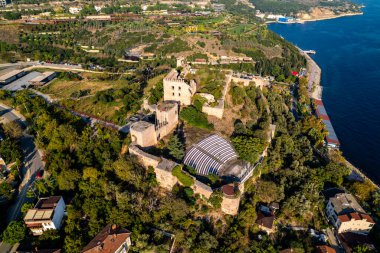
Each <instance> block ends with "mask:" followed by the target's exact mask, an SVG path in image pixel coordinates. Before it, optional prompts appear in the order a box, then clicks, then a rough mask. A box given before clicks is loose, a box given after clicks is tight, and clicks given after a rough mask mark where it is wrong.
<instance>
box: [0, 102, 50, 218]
mask: <svg viewBox="0 0 380 253" xmlns="http://www.w3.org/2000/svg"><path fill="white" fill-rule="evenodd" d="M4 112H5V113H4ZM0 115H1V117H3V118H5V120H6V121H8V122H9V121H14V120H17V121H19V122H21V123H23V124H25V121H24V119H23V118H22V117H21V115H18V114H17V113H16V112H14V111H12V109H11V108H9V107H7V106H4V105H0ZM21 146H22V149H23V153H24V157H25V158H24V167H23V168H22V169H21V175H22V177H23V180H22V182H21V184H20V186H19V194H18V195H17V197H16V199H15V200H14V202H13V204H12V205H11V206H10V207H9V209H8V214H7V219H6V221H7V223H9V222H11V221H12V220H17V219H18V218H19V217H20V215H21V207H22V205H23V204H24V203H25V201H26V192H27V189H28V187H29V186H31V185H32V184H33V182H34V180H35V177H36V172H37V170H39V169H43V168H44V162H43V161H42V158H41V155H40V153H39V152H38V150H37V148H36V146H35V145H34V139H33V136H31V135H28V134H24V136H23V137H22V139H21Z"/></svg>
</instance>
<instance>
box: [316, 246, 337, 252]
mask: <svg viewBox="0 0 380 253" xmlns="http://www.w3.org/2000/svg"><path fill="white" fill-rule="evenodd" d="M316 252H317V253H336V251H335V249H333V248H331V247H330V246H327V245H320V246H317V247H316Z"/></svg>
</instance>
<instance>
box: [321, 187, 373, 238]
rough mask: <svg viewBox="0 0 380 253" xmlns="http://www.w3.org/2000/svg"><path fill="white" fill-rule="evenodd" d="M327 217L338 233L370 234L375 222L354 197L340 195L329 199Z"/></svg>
mask: <svg viewBox="0 0 380 253" xmlns="http://www.w3.org/2000/svg"><path fill="white" fill-rule="evenodd" d="M326 215H327V217H328V219H329V220H330V221H331V223H332V224H333V225H334V226H335V228H336V229H337V230H338V233H344V232H353V233H361V234H368V233H369V232H370V230H371V229H372V227H373V226H374V225H375V222H374V221H373V219H372V218H371V216H369V215H368V214H366V213H365V211H364V209H363V208H362V207H361V206H360V205H359V203H358V202H357V200H356V199H355V197H354V196H352V195H351V194H347V193H338V194H336V195H335V196H334V197H332V198H330V199H329V202H328V203H327V206H326Z"/></svg>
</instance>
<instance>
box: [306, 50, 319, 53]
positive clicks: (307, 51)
mask: <svg viewBox="0 0 380 253" xmlns="http://www.w3.org/2000/svg"><path fill="white" fill-rule="evenodd" d="M303 52H304V53H305V54H316V53H317V52H316V51H315V50H303Z"/></svg>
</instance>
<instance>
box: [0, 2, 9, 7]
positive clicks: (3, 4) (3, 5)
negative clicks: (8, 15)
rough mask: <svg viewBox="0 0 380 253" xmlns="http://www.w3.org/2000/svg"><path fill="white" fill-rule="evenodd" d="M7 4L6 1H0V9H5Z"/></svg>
mask: <svg viewBox="0 0 380 253" xmlns="http://www.w3.org/2000/svg"><path fill="white" fill-rule="evenodd" d="M7 4H8V2H7V0H0V7H5V6H6V5H7Z"/></svg>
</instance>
